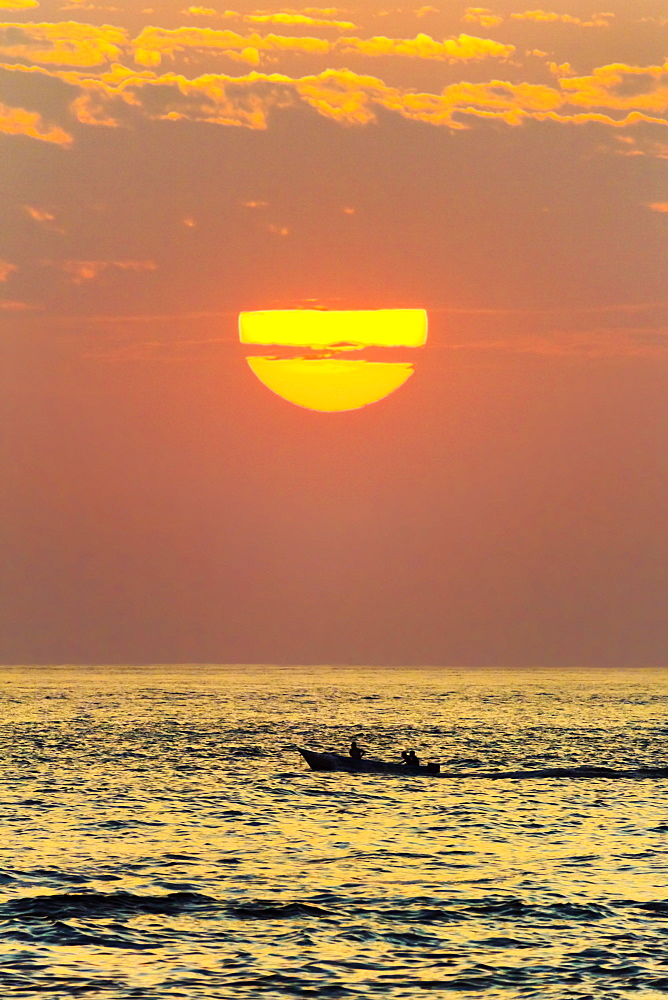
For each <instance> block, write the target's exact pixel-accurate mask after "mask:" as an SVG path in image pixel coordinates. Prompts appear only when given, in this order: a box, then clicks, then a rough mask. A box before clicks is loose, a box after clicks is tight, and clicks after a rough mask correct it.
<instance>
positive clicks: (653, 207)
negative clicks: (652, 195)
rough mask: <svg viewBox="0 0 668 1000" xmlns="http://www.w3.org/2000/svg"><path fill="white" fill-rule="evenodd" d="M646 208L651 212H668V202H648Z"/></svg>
mask: <svg viewBox="0 0 668 1000" xmlns="http://www.w3.org/2000/svg"><path fill="white" fill-rule="evenodd" d="M645 208H649V210H650V211H651V212H668V201H648V202H646V203H645Z"/></svg>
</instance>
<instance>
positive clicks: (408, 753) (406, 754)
mask: <svg viewBox="0 0 668 1000" xmlns="http://www.w3.org/2000/svg"><path fill="white" fill-rule="evenodd" d="M401 759H402V760H403V762H404V764H409V765H412V766H413V767H419V766H420V758H419V757H418V756H417V754H416V753H415V750H402V751H401Z"/></svg>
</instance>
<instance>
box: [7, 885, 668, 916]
mask: <svg viewBox="0 0 668 1000" xmlns="http://www.w3.org/2000/svg"><path fill="white" fill-rule="evenodd" d="M629 908H630V909H634V910H641V911H644V912H645V913H646V914H647V915H648V916H649V915H652V916H654V917H658V918H668V901H666V900H642V901H638V900H632V899H618V900H606V901H605V902H604V903H603V902H597V901H592V900H586V901H583V900H575V901H574V900H559V901H555V902H550V903H536V902H528V901H526V900H523V899H521V898H519V897H517V896H510V895H509V896H499V895H492V896H482V897H476V898H472V899H466V898H462V897H459V896H457V897H450V898H445V899H442V898H438V897H413V898H410V897H409V898H406V899H405V900H404V901H402V904H401V905H400V906H389V907H388V906H387V905H386V903H385V902H384V901H383V900H380V899H378V900H374V899H367V900H366V901H364V902H362V901H361V900H359V899H351V898H349V897H346V896H344V895H343V894H339V893H336V892H328V893H324V894H318V895H316V896H314V897H313V896H312V897H309V898H306V899H291V900H286V899H285V898H275V899H252V898H251V899H241V900H239V899H235V900H220V899H216V898H215V897H213V896H207V895H205V894H204V893H199V892H169V893H165V894H163V895H138V894H136V893H133V892H127V891H123V890H121V891H118V892H108V893H105V892H66V893H53V894H49V895H39V896H25V897H19V898H17V899H13V900H10V901H8V902H5V903H3V904H1V905H0V921H3V922H5V923H10V922H19V923H31V922H33V923H34V922H40V921H44V922H48V923H51V924H55V923H57V922H58V921H64V920H95V919H110V918H123V917H125V918H128V917H132V916H141V915H144V914H154V915H162V916H172V917H176V916H179V915H182V914H189V915H191V916H193V915H197V914H198V913H202V914H204V913H205V912H208V914H211V913H216V914H218V915H220V916H224V915H226V916H228V917H231V918H233V919H250V920H252V919H255V920H286V919H290V918H293V917H313V918H315V919H338V920H341V921H345V920H348V919H349V918H351V917H354V918H360V917H362V918H365V919H375V920H380V921H383V920H389V921H391V922H394V921H396V920H405V921H409V922H410V923H433V922H438V921H451V920H468V919H472V918H479V917H485V916H488V917H494V918H496V919H503V918H509V919H518V918H519V919H521V920H530V921H533V922H542V921H544V920H554V919H559V920H574V921H581V920H586V921H591V920H601V919H604V918H606V917H612V916H613V915H614V912H615V911H616V910H619V909H629Z"/></svg>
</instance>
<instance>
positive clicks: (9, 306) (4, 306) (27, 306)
mask: <svg viewBox="0 0 668 1000" xmlns="http://www.w3.org/2000/svg"><path fill="white" fill-rule="evenodd" d="M41 308H42V306H38V305H35V304H33V303H30V302H21V301H18V300H16V299H0V310H1V311H2V312H31V311H33V310H35V309H41Z"/></svg>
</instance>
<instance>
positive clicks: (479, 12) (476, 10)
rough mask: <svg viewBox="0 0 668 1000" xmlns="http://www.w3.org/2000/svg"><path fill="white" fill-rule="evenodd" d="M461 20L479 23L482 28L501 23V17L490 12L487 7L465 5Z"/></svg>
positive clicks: (493, 26) (492, 26)
mask: <svg viewBox="0 0 668 1000" xmlns="http://www.w3.org/2000/svg"><path fill="white" fill-rule="evenodd" d="M462 20H463V21H471V22H473V23H474V24H479V25H481V27H483V28H495V27H496V25H497V24H502V23H503V18H502V17H499V15H498V14H492V12H491V10H490V9H489V7H467V8H466V12H465V14H464V17H463V18H462Z"/></svg>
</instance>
